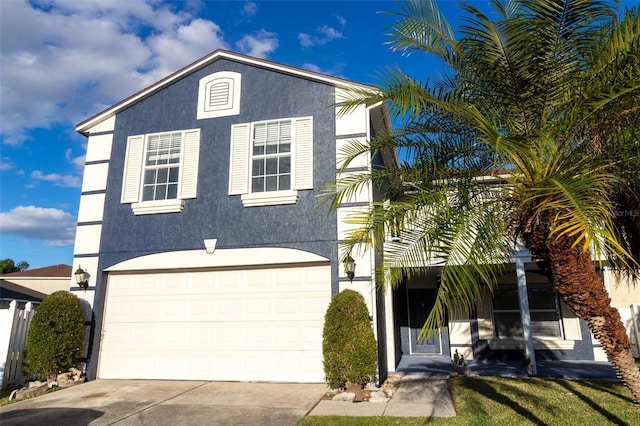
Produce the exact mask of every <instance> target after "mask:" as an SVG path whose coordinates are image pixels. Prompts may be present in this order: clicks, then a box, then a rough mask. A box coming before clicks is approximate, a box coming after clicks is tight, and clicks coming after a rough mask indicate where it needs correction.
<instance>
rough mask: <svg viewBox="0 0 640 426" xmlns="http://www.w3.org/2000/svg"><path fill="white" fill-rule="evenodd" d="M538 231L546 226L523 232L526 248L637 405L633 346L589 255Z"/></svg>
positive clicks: (639, 390)
mask: <svg viewBox="0 0 640 426" xmlns="http://www.w3.org/2000/svg"><path fill="white" fill-rule="evenodd" d="M539 226H540V225H539ZM540 228H545V227H544V226H540V227H538V229H537V230H529V232H525V235H523V239H524V240H525V245H526V246H527V248H528V249H529V251H530V252H531V254H532V255H533V256H534V258H535V259H536V260H537V262H538V264H539V265H540V266H541V267H542V269H543V270H544V271H546V272H547V274H548V275H549V278H550V280H551V283H552V285H553V287H554V289H555V290H556V292H557V293H558V294H559V295H560V297H561V298H562V300H563V301H564V303H565V304H566V305H567V307H568V308H569V309H570V310H571V312H573V313H574V314H575V315H576V316H577V317H578V318H582V319H584V320H585V321H586V322H587V325H588V326H589V330H590V331H591V333H592V334H593V336H594V337H595V338H596V339H597V340H598V342H600V345H601V346H602V349H603V350H604V351H605V353H606V355H607V358H608V360H609V362H611V364H612V365H613V368H614V369H615V371H616V374H617V376H618V377H619V378H620V379H621V380H622V381H623V382H624V384H625V386H626V387H627V388H628V389H629V391H630V392H631V395H632V396H633V400H634V402H635V403H636V404H640V372H639V371H638V367H636V365H635V361H634V359H633V355H632V353H631V347H632V344H631V342H630V340H629V336H627V332H626V329H625V328H624V324H623V323H622V319H621V318H620V313H619V312H618V310H617V309H616V308H614V307H612V306H611V299H610V298H609V294H608V293H607V290H606V288H605V286H604V283H603V281H602V279H601V278H600V276H599V275H598V272H597V271H596V269H595V266H594V263H593V261H592V259H591V253H590V252H588V251H587V252H583V251H582V250H580V248H579V247H573V248H572V247H571V241H570V240H569V239H568V238H566V237H560V238H557V239H554V238H553V237H552V238H548V233H547V232H544V231H542V230H541V229H540ZM547 229H548V228H547ZM536 231H537V232H536ZM541 231H542V232H541Z"/></svg>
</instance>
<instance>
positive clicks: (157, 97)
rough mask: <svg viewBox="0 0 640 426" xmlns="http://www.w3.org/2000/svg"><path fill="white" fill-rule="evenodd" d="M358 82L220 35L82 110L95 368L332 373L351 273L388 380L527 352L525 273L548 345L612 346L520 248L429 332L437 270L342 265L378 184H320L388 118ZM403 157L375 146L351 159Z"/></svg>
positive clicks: (561, 352) (203, 375) (79, 253)
mask: <svg viewBox="0 0 640 426" xmlns="http://www.w3.org/2000/svg"><path fill="white" fill-rule="evenodd" d="M351 88H356V89H366V90H375V88H374V87H371V86H366V85H362V84H358V83H354V82H351V81H347V80H344V79H340V78H336V77H331V76H327V75H323V74H319V73H315V72H311V71H307V70H302V69H298V68H293V67H289V66H285V65H281V64H277V63H274V62H270V61H266V60H262V59H256V58H252V57H248V56H244V55H240V54H236V53H231V52H228V51H223V50H218V51H215V52H213V53H211V54H209V55H208V56H205V57H204V58H202V59H200V60H198V61H196V62H194V63H192V64H190V65H188V66H186V67H185V68H183V69H181V70H179V71H177V72H176V73H174V74H172V75H170V76H168V77H167V78H165V79H163V80H161V81H159V82H157V83H155V84H153V85H151V86H149V87H147V88H145V89H143V90H142V91H140V92H138V93H136V94H134V95H132V96H130V97H129V98H127V99H125V100H123V101H121V102H119V103H117V104H116V105H114V106H112V107H110V108H108V109H106V110H104V111H102V112H100V113H98V114H96V115H95V116H93V117H91V118H89V119H87V120H85V121H83V122H81V123H80V124H78V125H77V131H78V132H80V133H81V134H83V135H85V136H86V137H87V139H88V144H87V155H86V165H85V171H84V179H83V184H82V192H81V199H80V208H79V213H78V225H77V231H76V241H75V251H74V261H73V263H74V264H73V269H74V270H77V269H78V268H82V269H83V270H84V271H86V272H87V273H88V288H87V289H86V290H85V289H83V288H80V287H77V286H76V284H75V280H72V282H73V284H72V291H73V292H74V293H75V294H76V295H78V296H79V297H80V298H82V299H84V300H85V301H86V302H85V307H86V308H87V310H86V315H87V318H86V319H87V320H88V321H90V322H91V324H92V325H91V329H90V330H89V328H88V329H87V340H88V348H87V352H88V364H87V374H88V376H89V378H104V379H136V378H138V379H184V380H189V379H191V380H234V381H235V380H240V381H289V382H322V381H323V380H324V372H323V366H322V328H323V323H324V315H325V312H326V308H327V306H328V304H329V302H330V300H331V297H332V296H334V295H335V294H337V293H338V292H339V291H341V290H343V289H345V288H352V289H355V290H357V291H359V292H360V293H362V294H363V296H364V297H365V300H366V302H367V305H368V308H369V310H370V312H371V318H372V326H373V328H374V331H375V334H376V337H377V340H378V353H379V356H378V366H379V378H380V379H384V377H386V374H387V373H388V372H389V371H394V370H395V369H396V367H397V365H398V363H399V362H400V360H401V358H402V357H411V356H416V355H417V356H426V355H443V356H445V357H450V356H451V355H453V354H454V353H455V352H458V353H459V354H461V355H463V356H464V357H465V358H466V359H467V360H471V359H474V360H484V359H503V358H508V357H512V358H513V357H515V358H517V357H522V356H523V355H522V351H523V339H522V334H523V326H522V323H521V318H522V317H521V314H520V312H521V309H520V304H519V298H518V297H519V296H518V291H517V285H518V284H519V283H520V284H522V283H524V284H526V286H527V288H528V305H529V309H528V315H529V318H530V319H531V324H530V325H527V326H528V327H530V328H529V331H532V333H529V334H530V335H531V336H532V338H531V339H530V342H529V343H530V344H531V345H532V346H533V348H534V349H535V351H536V353H537V354H539V356H540V357H543V358H551V359H602V358H603V352H602V351H601V350H600V349H599V348H598V345H597V343H595V342H594V341H593V340H592V338H591V336H590V334H589V332H588V330H587V328H586V326H585V324H584V322H583V321H581V320H579V319H577V318H575V317H574V316H573V315H572V314H571V313H570V312H569V311H568V309H566V307H565V306H564V305H563V304H562V303H561V302H560V300H559V299H558V297H557V296H556V295H555V293H553V291H552V289H551V287H550V285H549V284H548V282H547V280H546V278H545V277H544V275H543V274H541V273H540V271H538V270H537V268H536V266H535V264H534V263H533V262H532V260H531V258H530V256H529V255H528V254H527V253H526V252H515V253H514V258H513V262H514V263H513V265H512V268H511V270H510V271H508V273H506V274H505V275H504V277H503V279H502V281H501V285H500V287H499V289H498V291H496V292H495V293H494V294H493V295H492V294H490V293H488V292H487V293H486V294H485V297H484V300H483V301H479V302H482V303H478V309H477V312H476V313H475V314H474V315H473V316H472V317H469V318H453V317H451V318H449V319H448V323H447V324H446V326H445V327H443V328H442V329H441V330H439V331H438V332H437V333H436V335H435V336H434V338H433V339H432V340H431V341H428V342H422V341H420V340H418V338H417V336H418V334H419V330H420V328H421V327H422V325H423V322H424V319H425V316H426V314H427V313H428V310H429V309H430V306H432V303H433V298H434V297H435V289H436V288H437V285H438V269H437V267H434V268H432V269H431V272H429V273H428V274H427V276H424V277H417V278H416V277H414V278H412V279H411V280H408V281H407V282H406V283H405V284H404V285H402V286H400V287H399V288H397V289H396V290H394V291H388V292H386V293H383V292H381V291H378V290H376V286H375V284H373V281H374V276H375V274H374V272H375V268H376V267H378V266H380V263H381V262H382V257H381V253H380V252H379V251H373V250H370V251H360V250H355V251H354V252H352V253H351V254H352V256H353V257H354V258H355V263H356V269H355V274H354V276H353V277H351V276H348V275H347V274H346V273H345V269H344V267H343V264H342V262H343V260H344V256H345V253H342V252H341V250H340V242H341V241H342V240H343V239H344V238H345V235H346V234H347V233H348V231H349V230H350V229H351V228H352V227H353V226H354V225H353V224H351V223H349V221H348V220H347V218H348V215H349V214H350V212H353V211H354V210H358V209H362V208H367V207H368V206H369V203H371V202H372V201H373V200H374V199H377V198H378V197H380V196H381V195H380V194H379V193H377V190H376V188H371V187H369V188H364V189H363V190H362V191H360V192H359V193H358V194H354V195H353V197H352V198H350V199H348V200H344V203H343V204H342V205H341V206H340V208H338V209H337V211H328V209H327V206H326V205H323V204H321V203H320V202H319V196H320V195H321V194H322V193H323V185H324V184H328V183H331V182H333V181H334V180H335V179H336V178H339V177H341V174H340V172H339V167H340V165H341V158H340V152H341V150H342V149H343V147H344V146H345V144H347V143H348V142H349V141H351V140H359V141H362V142H366V141H367V140H369V139H370V138H371V137H373V136H374V135H375V134H376V133H377V132H379V131H381V130H383V129H385V128H388V127H389V123H388V122H387V121H386V114H385V110H384V106H383V105H374V106H371V107H365V106H361V107H359V108H355V109H351V110H349V112H348V113H341V106H340V105H341V101H343V100H344V96H343V95H344V93H345V90H349V89H351ZM343 112H344V111H343ZM395 162H396V158H395V156H394V154H393V153H385V154H383V155H380V156H379V157H378V156H376V157H374V158H372V157H371V156H370V155H369V156H366V155H365V156H362V157H361V158H358V159H357V160H356V161H353V162H352V163H350V165H349V168H348V169H347V170H345V171H344V172H343V173H347V174H349V173H368V172H369V171H370V170H371V168H372V167H376V166H377V165H385V166H388V167H393V166H394V164H396V163H395ZM603 274H604V276H605V280H606V282H607V283H612V282H613V281H612V275H611V274H610V272H609V271H604V272H603ZM636 299H637V297H636ZM636 299H634V300H636ZM638 302H640V300H636V302H633V303H638Z"/></svg>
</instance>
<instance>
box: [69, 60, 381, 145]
mask: <svg viewBox="0 0 640 426" xmlns="http://www.w3.org/2000/svg"><path fill="white" fill-rule="evenodd" d="M218 59H228V60H231V61H235V62H240V63H243V64H248V65H253V66H257V67H261V68H266V69H270V70H273V71H277V72H281V73H284V74H289V75H294V76H297V77H300V78H305V79H308V80H313V81H318V82H322V83H327V84H330V85H333V86H337V87H358V88H364V89H371V90H376V88H375V87H374V86H370V85H366V84H361V83H355V82H353V81H349V80H346V79H342V78H338V77H332V76H329V75H326V74H321V73H317V72H313V71H308V70H304V69H301V68H295V67H290V66H287V65H282V64H279V63H276V62H271V61H267V60H265V59H258V58H253V57H251V56H246V55H241V54H239V53H234V52H229V51H227V50H221V49H218V50H216V51H214V52H212V53H210V54H208V55H207V56H205V57H203V58H201V59H198V60H197V61H195V62H193V63H192V64H190V65H187V66H186V67H184V68H182V69H180V70H178V71H176V72H175V73H173V74H171V75H169V76H167V77H166V78H163V79H162V80H160V81H158V82H156V83H154V84H152V85H151V86H149V87H147V88H145V89H142V90H141V91H139V92H138V93H135V94H134V95H131V96H129V97H128V98H126V99H124V100H122V101H120V102H118V103H117V104H115V105H113V106H112V107H110V108H107V109H106V110H104V111H102V112H100V113H98V114H96V115H94V116H92V117H90V118H88V119H86V120H84V121H82V122H81V123H78V124H77V125H76V131H77V132H79V133H82V134H83V135H85V136H87V135H88V133H87V132H88V131H89V129H91V128H92V127H93V126H95V125H97V124H99V123H101V122H103V121H104V120H106V119H108V118H110V117H112V116H114V115H115V114H117V113H119V112H120V111H122V110H124V109H126V108H129V107H130V106H132V105H133V104H135V103H136V102H139V101H141V100H142V99H144V98H146V97H148V96H150V95H152V94H153V93H155V92H157V91H159V90H162V89H163V88H165V87H167V86H169V85H171V84H173V83H174V82H176V81H177V80H180V79H182V78H184V77H186V76H188V75H190V74H192V73H194V72H196V71H198V70H199V69H201V68H203V67H205V66H207V65H209V64H211V63H213V62H215V61H217V60H218Z"/></svg>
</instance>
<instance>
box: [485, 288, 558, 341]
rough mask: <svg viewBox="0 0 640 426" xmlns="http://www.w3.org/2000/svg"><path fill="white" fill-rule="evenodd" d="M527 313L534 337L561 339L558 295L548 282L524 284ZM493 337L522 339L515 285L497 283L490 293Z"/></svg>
mask: <svg viewBox="0 0 640 426" xmlns="http://www.w3.org/2000/svg"><path fill="white" fill-rule="evenodd" d="M527 293H528V295H529V315H530V317H531V332H532V334H533V337H534V338H551V339H562V338H563V336H562V318H561V316H560V305H559V301H558V296H557V294H556V292H555V291H554V290H553V287H552V286H551V284H528V285H527ZM493 326H494V334H495V338H496V339H519V338H522V333H523V331H522V319H521V316H520V305H519V301H518V288H517V286H516V285H500V286H498V288H497V289H496V290H495V291H494V294H493Z"/></svg>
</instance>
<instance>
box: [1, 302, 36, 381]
mask: <svg viewBox="0 0 640 426" xmlns="http://www.w3.org/2000/svg"><path fill="white" fill-rule="evenodd" d="M34 312H35V307H34V306H33V305H32V304H31V302H28V303H26V304H25V306H24V309H20V308H19V307H18V302H17V301H15V300H13V301H11V303H10V304H9V309H0V380H2V381H1V382H0V388H5V387H7V386H9V385H13V384H18V385H21V384H23V383H24V376H23V375H22V361H23V360H24V348H25V345H26V343H27V331H29V325H30V324H31V318H32V317H33V313H34Z"/></svg>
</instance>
